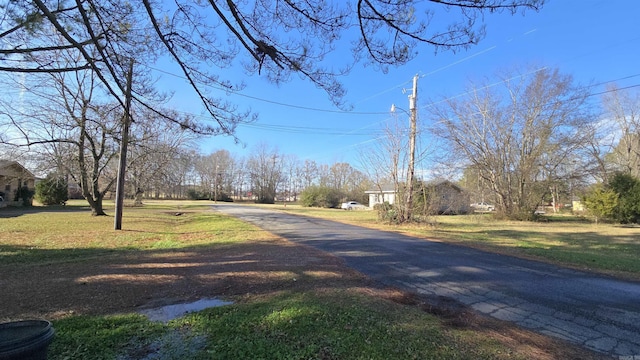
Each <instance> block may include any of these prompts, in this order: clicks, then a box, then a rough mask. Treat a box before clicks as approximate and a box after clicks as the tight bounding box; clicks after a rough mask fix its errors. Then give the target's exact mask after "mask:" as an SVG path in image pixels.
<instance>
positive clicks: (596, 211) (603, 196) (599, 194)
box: [583, 184, 618, 224]
mask: <svg viewBox="0 0 640 360" xmlns="http://www.w3.org/2000/svg"><path fill="white" fill-rule="evenodd" d="M583 201H584V205H585V207H586V208H587V210H589V212H590V213H591V214H592V215H593V216H594V217H595V220H596V224H597V223H598V220H599V219H607V218H611V217H613V214H614V211H615V209H616V207H617V206H618V194H617V193H616V192H615V191H613V189H606V188H604V186H602V184H597V185H595V186H594V187H592V188H591V190H590V191H589V192H588V193H587V194H586V195H585V196H584V197H583Z"/></svg>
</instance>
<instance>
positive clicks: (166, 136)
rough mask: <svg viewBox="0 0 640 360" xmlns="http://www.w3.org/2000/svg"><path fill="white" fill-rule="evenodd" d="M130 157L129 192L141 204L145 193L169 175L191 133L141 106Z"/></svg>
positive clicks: (132, 139)
mask: <svg viewBox="0 0 640 360" xmlns="http://www.w3.org/2000/svg"><path fill="white" fill-rule="evenodd" d="M136 119H137V120H136V123H135V126H134V128H133V132H132V136H131V139H130V141H131V147H130V148H129V155H128V157H127V159H128V160H127V163H128V165H127V184H128V186H127V195H128V196H130V197H133V198H134V205H141V204H142V198H143V196H144V194H145V193H147V192H148V191H149V190H151V189H152V188H153V187H154V185H157V184H158V183H157V179H160V178H162V177H163V176H165V175H166V172H167V169H168V166H169V164H170V163H171V162H173V161H175V158H176V154H179V153H180V152H182V151H183V150H184V149H186V146H187V145H188V144H189V142H190V140H192V137H191V134H190V133H188V132H186V131H184V130H183V129H180V128H179V127H176V126H175V125H174V124H171V123H166V122H164V121H162V119H158V116H157V114H156V113H154V112H151V111H146V109H142V110H141V113H140V114H136Z"/></svg>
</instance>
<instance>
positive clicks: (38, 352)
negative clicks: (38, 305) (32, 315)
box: [0, 320, 55, 360]
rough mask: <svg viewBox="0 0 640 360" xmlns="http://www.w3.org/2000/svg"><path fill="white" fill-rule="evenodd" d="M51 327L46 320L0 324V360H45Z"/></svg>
mask: <svg viewBox="0 0 640 360" xmlns="http://www.w3.org/2000/svg"><path fill="white" fill-rule="evenodd" d="M54 333H55V332H54V330H53V325H51V322H49V321H46V320H23V321H14V322H8V323H2V324H0V360H18V359H29V360H46V359H47V347H48V346H49V344H50V343H51V341H52V340H53V335H54Z"/></svg>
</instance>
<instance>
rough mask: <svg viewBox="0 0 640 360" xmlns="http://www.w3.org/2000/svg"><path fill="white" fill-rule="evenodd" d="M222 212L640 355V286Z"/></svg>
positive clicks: (326, 226) (355, 262)
mask: <svg viewBox="0 0 640 360" xmlns="http://www.w3.org/2000/svg"><path fill="white" fill-rule="evenodd" d="M215 208H216V209H217V210H218V211H221V212H224V213H227V214H230V215H233V216H236V217H238V218H240V219H243V220H246V221H249V222H251V223H254V224H256V225H257V226H259V227H261V228H263V229H265V230H268V231H270V232H273V233H275V234H277V235H280V236H282V237H284V238H286V239H289V240H291V241H294V242H297V243H301V244H305V245H310V246H313V247H316V248H318V249H321V250H323V251H327V252H330V253H332V254H335V255H337V256H339V257H341V258H343V259H345V261H346V262H347V264H348V265H349V266H350V267H352V268H354V269H357V270H359V271H361V272H363V273H365V274H367V275H368V276H370V277H372V278H374V279H376V280H378V281H380V282H382V283H384V284H388V285H392V286H396V287H401V288H404V289H408V290H410V291H415V292H418V293H421V294H428V295H438V296H447V297H451V298H454V299H456V300H458V301H460V302H462V303H464V304H467V305H469V306H470V307H472V308H473V309H475V310H477V311H479V312H481V313H484V314H488V315H491V316H493V317H495V318H498V319H502V320H508V321H512V322H514V323H516V324H518V325H520V326H522V327H525V328H528V329H532V330H535V331H538V332H540V333H543V334H547V335H551V336H555V337H558V338H562V339H566V340H569V341H571V342H573V343H577V344H581V345H583V346H585V347H587V348H590V349H593V350H596V351H599V352H602V353H606V354H609V355H613V356H615V357H619V358H620V359H625V360H626V359H629V360H631V359H634V360H635V359H638V360H640V284H638V283H631V282H624V281H618V280H614V279H611V278H607V277H598V276H594V275H593V274H588V273H583V272H579V271H575V270H569V269H564V268H560V267H556V266H551V265H548V264H542V263H539V262H535V261H528V260H522V259H516V258H512V257H508V256H502V255H497V254H491V253H487V252H482V251H478V250H474V249H469V248H465V247H460V246H455V245H449V244H443V243H438V242H431V241H425V240H423V239H417V238H412V237H409V236H403V235H399V234H396V233H390V232H384V231H377V230H370V229H365V228H361V227H357V226H351V225H345V224H340V223H336V222H332V221H327V220H319V219H314V218H308V217H303V216H296V215H290V214H285V213H282V212H278V211H273V210H268V209H263V208H254V207H248V206H241V205H231V204H220V205H217V206H215Z"/></svg>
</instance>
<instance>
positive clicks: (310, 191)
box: [300, 185, 342, 208]
mask: <svg viewBox="0 0 640 360" xmlns="http://www.w3.org/2000/svg"><path fill="white" fill-rule="evenodd" d="M341 198H342V193H341V192H340V191H339V190H337V189H333V188H330V187H327V186H317V185H313V186H309V187H308V188H306V189H304V191H302V193H300V203H301V204H302V206H306V207H311V206H314V207H324V208H335V207H338V206H340V199H341Z"/></svg>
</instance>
